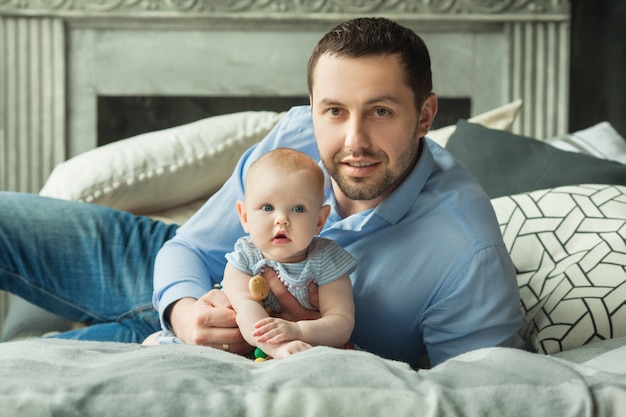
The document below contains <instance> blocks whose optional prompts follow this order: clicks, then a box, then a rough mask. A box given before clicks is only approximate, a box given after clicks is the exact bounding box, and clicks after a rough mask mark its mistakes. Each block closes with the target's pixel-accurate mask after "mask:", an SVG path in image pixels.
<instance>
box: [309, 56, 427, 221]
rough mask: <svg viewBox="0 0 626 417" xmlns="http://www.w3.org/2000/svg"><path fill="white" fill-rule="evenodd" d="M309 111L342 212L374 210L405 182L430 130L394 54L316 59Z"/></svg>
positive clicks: (320, 151) (322, 156) (321, 154)
mask: <svg viewBox="0 0 626 417" xmlns="http://www.w3.org/2000/svg"><path fill="white" fill-rule="evenodd" d="M427 101H428V100H427ZM311 110H312V114H313V125H314V128H315V135H316V138H317V145H318V149H319V153H320V156H321V159H322V163H323V164H324V167H325V168H326V170H327V171H328V172H329V174H330V175H331V177H332V178H333V186H334V188H335V194H336V196H337V201H338V204H339V205H340V206H341V205H342V203H345V204H347V205H348V206H350V208H348V206H345V204H344V206H345V209H344V212H345V213H344V214H349V213H348V212H351V211H352V212H354V211H355V210H356V211H359V210H362V209H366V208H369V207H374V206H376V205H377V204H378V203H379V202H380V201H382V199H384V198H385V197H386V196H387V195H389V194H390V193H391V192H392V191H393V190H394V189H395V188H396V187H397V186H398V185H399V184H400V183H401V182H402V181H403V180H404V179H405V178H406V176H407V175H408V173H409V172H410V171H411V169H412V168H413V166H414V165H415V162H416V160H417V156H418V149H419V137H421V136H423V135H425V134H426V132H427V131H428V127H430V123H427V124H424V123H421V122H420V113H419V112H418V110H417V109H416V107H415V97H414V94H413V91H412V90H411V88H410V87H409V86H408V85H407V84H406V82H405V74H404V70H403V68H402V65H401V63H400V61H399V59H398V56H397V55H381V56H368V57H362V58H337V57H333V56H329V55H323V56H321V57H320V59H319V61H318V63H317V66H316V67H315V70H314V73H313V88H312V92H311ZM435 111H436V100H435ZM433 117H434V114H433ZM350 200H360V201H358V202H354V201H350Z"/></svg>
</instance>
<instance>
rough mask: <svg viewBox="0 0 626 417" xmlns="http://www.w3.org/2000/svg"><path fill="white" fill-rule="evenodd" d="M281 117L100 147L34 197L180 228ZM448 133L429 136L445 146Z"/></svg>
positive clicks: (495, 123) (206, 125) (251, 117)
mask: <svg viewBox="0 0 626 417" xmlns="http://www.w3.org/2000/svg"><path fill="white" fill-rule="evenodd" d="M521 105H522V102H521V100H517V101H514V102H512V103H509V104H506V105H504V106H501V107H498V108H496V109H494V110H491V111H488V112H486V113H483V114H480V115H478V116H475V117H473V118H471V119H470V120H472V121H474V122H475V123H482V124H483V125H485V126H487V127H490V128H493V129H507V130H510V129H511V126H512V124H513V122H514V120H515V117H516V116H517V114H518V112H519V110H520V107H521ZM283 116H284V113H275V112H263V111H249V112H240V113H233V114H227V115H223V116H213V117H209V118H206V119H203V120H200V121H197V122H193V123H189V124H186V125H182V126H177V127H173V128H170V129H165V130H161V131H156V132H149V133H145V134H142V135H138V136H134V137H132V138H128V139H124V140H120V141H117V142H114V143H111V144H108V145H105V146H101V147H98V148H95V149H92V150H90V151H87V152H85V153H83V154H80V155H77V156H75V157H73V158H71V159H69V160H67V161H65V162H63V163H61V164H59V165H58V166H57V167H55V169H54V171H53V172H52V173H51V174H50V176H49V178H48V180H47V181H46V183H45V184H44V186H43V188H42V190H41V191H40V194H41V195H43V196H48V197H55V198H61V199H65V200H76V201H83V202H89V203H94V204H100V205H104V206H108V207H113V208H116V209H120V210H126V211H130V212H133V213H136V214H143V215H148V216H150V217H152V218H156V219H158V220H161V221H164V222H167V223H177V224H182V223H184V222H185V221H186V220H187V219H188V218H189V217H191V215H192V214H193V213H194V212H195V211H196V210H197V209H198V208H200V206H201V205H202V204H203V203H204V201H205V200H206V199H207V198H208V197H209V196H210V195H211V194H212V193H213V192H215V191H216V190H217V189H218V188H219V187H220V186H221V185H222V184H223V183H224V181H226V179H227V178H228V177H229V176H230V174H231V173H232V170H233V168H234V167H235V165H236V163H237V161H238V159H239V157H240V156H241V154H242V153H243V152H244V151H245V150H246V149H248V148H249V147H250V146H252V145H253V144H254V143H256V142H258V141H259V140H261V139H262V138H263V137H265V135H267V133H269V131H270V130H271V129H272V128H273V127H274V126H275V125H276V123H278V121H279V120H280V119H281V118H282V117H283ZM455 128H456V127H455V126H448V127H444V128H441V129H437V130H434V131H431V132H430V133H429V135H428V136H429V137H430V138H432V139H435V140H436V141H437V142H438V143H440V144H442V146H445V144H446V143H447V141H448V139H449V137H450V135H451V134H452V133H453V132H454V129H455Z"/></svg>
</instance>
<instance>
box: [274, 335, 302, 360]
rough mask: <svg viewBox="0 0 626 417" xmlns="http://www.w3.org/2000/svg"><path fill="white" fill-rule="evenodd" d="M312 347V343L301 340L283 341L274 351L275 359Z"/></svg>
mask: <svg viewBox="0 0 626 417" xmlns="http://www.w3.org/2000/svg"><path fill="white" fill-rule="evenodd" d="M307 349H311V345H309V344H308V343H306V342H303V341H301V340H292V341H291V342H287V343H283V344H282V345H280V346H279V347H278V348H276V349H275V350H274V352H273V353H272V357H273V358H274V359H284V358H286V357H287V356H289V355H293V354H294V353H298V352H302V351H303V350H307Z"/></svg>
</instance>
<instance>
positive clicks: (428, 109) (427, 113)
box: [417, 93, 438, 138]
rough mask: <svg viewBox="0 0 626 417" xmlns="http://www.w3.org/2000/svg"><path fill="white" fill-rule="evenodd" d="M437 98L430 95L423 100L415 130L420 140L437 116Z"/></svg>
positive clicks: (433, 94)
mask: <svg viewBox="0 0 626 417" xmlns="http://www.w3.org/2000/svg"><path fill="white" fill-rule="evenodd" d="M437 104H438V102H437V96H436V95H435V93H430V94H429V95H428V97H426V100H424V104H423V105H422V109H421V111H420V121H419V124H418V128H417V137H418V138H421V137H424V136H426V134H427V133H428V131H429V130H430V127H431V126H432V124H433V121H434V120H435V116H436V115H437Z"/></svg>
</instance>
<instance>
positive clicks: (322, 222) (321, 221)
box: [315, 204, 330, 235]
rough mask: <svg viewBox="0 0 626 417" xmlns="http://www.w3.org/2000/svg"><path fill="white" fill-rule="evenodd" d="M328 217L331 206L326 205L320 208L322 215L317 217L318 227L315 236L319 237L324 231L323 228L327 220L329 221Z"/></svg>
mask: <svg viewBox="0 0 626 417" xmlns="http://www.w3.org/2000/svg"><path fill="white" fill-rule="evenodd" d="M328 216H330V206H329V205H328V204H326V205H325V206H322V208H320V215H319V216H318V217H317V225H316V226H317V227H316V229H315V230H316V232H315V234H317V235H319V234H320V232H321V231H322V227H324V225H325V224H326V220H328Z"/></svg>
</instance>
